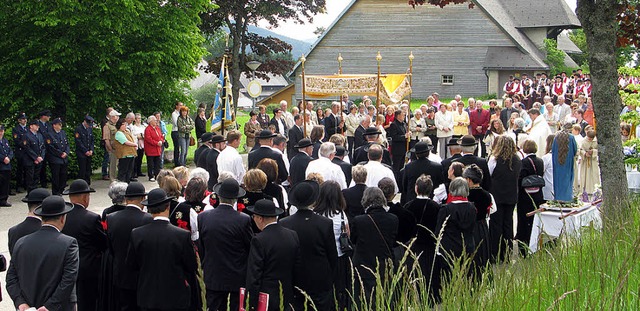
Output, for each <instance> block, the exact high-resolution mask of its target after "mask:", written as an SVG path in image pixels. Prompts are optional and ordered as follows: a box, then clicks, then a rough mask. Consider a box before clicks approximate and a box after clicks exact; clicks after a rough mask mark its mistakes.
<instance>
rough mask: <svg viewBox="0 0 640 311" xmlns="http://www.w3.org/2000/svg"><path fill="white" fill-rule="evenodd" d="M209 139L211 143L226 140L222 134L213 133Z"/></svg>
mask: <svg viewBox="0 0 640 311" xmlns="http://www.w3.org/2000/svg"><path fill="white" fill-rule="evenodd" d="M210 141H211V143H212V144H217V143H221V142H223V141H227V140H226V139H225V138H224V137H223V136H222V135H213V136H212V137H211V140H210Z"/></svg>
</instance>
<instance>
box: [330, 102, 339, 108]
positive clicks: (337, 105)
mask: <svg viewBox="0 0 640 311" xmlns="http://www.w3.org/2000/svg"><path fill="white" fill-rule="evenodd" d="M331 107H332V108H333V107H340V102H332V103H331Z"/></svg>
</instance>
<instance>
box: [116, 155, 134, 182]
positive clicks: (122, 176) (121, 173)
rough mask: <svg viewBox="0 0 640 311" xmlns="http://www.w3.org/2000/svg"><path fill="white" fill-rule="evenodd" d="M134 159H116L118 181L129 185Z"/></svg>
mask: <svg viewBox="0 0 640 311" xmlns="http://www.w3.org/2000/svg"><path fill="white" fill-rule="evenodd" d="M134 160H135V158H134V157H129V158H120V159H118V180H119V181H121V182H126V183H129V181H131V177H133V164H134V163H133V161H134Z"/></svg>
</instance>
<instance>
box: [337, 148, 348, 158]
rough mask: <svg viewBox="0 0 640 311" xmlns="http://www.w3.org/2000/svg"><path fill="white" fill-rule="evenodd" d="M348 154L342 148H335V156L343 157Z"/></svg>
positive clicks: (345, 149)
mask: <svg viewBox="0 0 640 311" xmlns="http://www.w3.org/2000/svg"><path fill="white" fill-rule="evenodd" d="M347 154H349V151H348V150H347V148H345V147H344V146H336V156H338V157H343V156H345V155H347Z"/></svg>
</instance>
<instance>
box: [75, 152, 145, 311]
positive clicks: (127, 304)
mask: <svg viewBox="0 0 640 311" xmlns="http://www.w3.org/2000/svg"><path fill="white" fill-rule="evenodd" d="M132 159H133V158H132ZM117 290H118V301H119V303H120V310H121V311H138V310H140V308H138V293H137V292H136V290H134V289H124V288H118V289H117ZM78 310H80V309H78Z"/></svg>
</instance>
